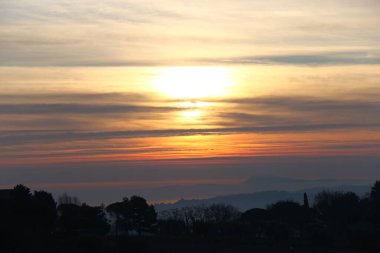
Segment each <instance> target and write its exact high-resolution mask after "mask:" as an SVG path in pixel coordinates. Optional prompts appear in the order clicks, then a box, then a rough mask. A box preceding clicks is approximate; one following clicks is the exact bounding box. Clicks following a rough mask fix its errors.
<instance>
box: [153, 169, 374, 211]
mask: <svg viewBox="0 0 380 253" xmlns="http://www.w3.org/2000/svg"><path fill="white" fill-rule="evenodd" d="M371 184H372V182H367V181H353V180H336V179H317V180H308V179H306V180H304V179H294V178H286V177H272V176H255V177H251V178H249V179H248V180H246V181H245V182H244V183H243V184H241V185H236V186H234V187H231V188H230V189H229V190H231V191H232V190H233V191H235V192H236V193H232V194H226V195H218V196H215V197H209V198H200V199H181V200H178V201H176V202H174V203H158V204H156V205H155V208H156V210H157V211H163V210H168V209H172V208H181V207H185V206H193V205H209V204H216V203H224V204H231V205H234V206H236V207H237V208H239V209H240V210H241V211H245V210H248V209H250V208H264V207H266V206H267V205H269V204H271V203H274V202H277V201H280V200H294V201H297V202H302V201H303V194H304V192H306V193H307V194H308V196H309V199H310V201H311V202H312V201H313V199H314V197H315V195H316V194H317V193H319V192H321V191H324V190H326V191H343V192H347V191H352V192H355V193H356V194H357V195H359V196H363V195H365V194H366V193H368V192H369V191H370V187H371ZM200 187H201V188H203V187H202V186H200ZM208 187H210V186H208ZM216 187H217V186H216ZM232 188H234V189H232ZM237 191H240V192H239V193H237Z"/></svg>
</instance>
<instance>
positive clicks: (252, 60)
mask: <svg viewBox="0 0 380 253" xmlns="http://www.w3.org/2000/svg"><path fill="white" fill-rule="evenodd" d="M201 61H204V62H212V63H223V64H280V65H305V66H326V65H327V66H328V65H366V64H369V65H371V64H380V53H379V52H377V51H376V52H371V51H368V52H367V51H346V52H322V53H308V54H283V55H262V56H243V57H232V58H224V59H204V60H201Z"/></svg>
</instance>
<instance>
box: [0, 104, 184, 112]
mask: <svg viewBox="0 0 380 253" xmlns="http://www.w3.org/2000/svg"><path fill="white" fill-rule="evenodd" d="M173 110H179V108H175V107H156V106H139V105H115V104H110V105H100V104H98V105H88V104H0V114H44V113H70V114H103V113H128V112H132V113H146V112H169V111H173Z"/></svg>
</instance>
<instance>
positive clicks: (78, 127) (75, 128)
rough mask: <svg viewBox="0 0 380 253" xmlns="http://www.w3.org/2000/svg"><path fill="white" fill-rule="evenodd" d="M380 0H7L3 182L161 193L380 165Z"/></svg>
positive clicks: (379, 172)
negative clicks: (264, 178) (255, 178)
mask: <svg viewBox="0 0 380 253" xmlns="http://www.w3.org/2000/svg"><path fill="white" fill-rule="evenodd" d="M378 13H380V2H379V1H377V0H360V1H359V0H335V1H331V0H321V1H308V0H281V1H279V0H276V1H274V0H267V1H258V0H234V1H232V0H219V1H199V0H194V1H183V0H175V1H174V0H155V1H148V0H139V1H129V0H124V1H121V0H104V1H90V0H76V1H73V0H62V1H53V0H38V1H36V0H18V1H14V0H0V188H9V187H13V186H14V185H15V184H19V183H22V184H25V185H27V186H29V187H31V188H32V189H45V190H48V191H51V192H53V193H54V194H56V195H59V194H62V193H63V192H67V193H69V194H73V195H76V196H78V197H79V198H80V199H81V200H82V201H85V202H89V203H101V202H103V203H110V202H111V201H117V200H120V199H121V198H122V197H124V196H130V195H133V194H139V195H143V196H144V197H146V198H147V199H148V200H149V201H150V202H161V201H173V200H176V199H180V198H182V197H186V198H202V197H207V196H213V195H220V194H227V193H231V192H232V191H233V190H231V189H232V188H233V189H235V188H234V186H236V185H241V184H244V183H245V182H247V180H248V181H249V179H250V178H252V177H255V176H263V175H265V176H283V177H290V178H297V179H305V180H310V179H331V178H333V179H338V180H343V181H344V180H347V181H350V182H353V181H355V182H357V183H363V182H366V183H368V182H373V181H375V180H376V179H380V169H379V168H380V155H379V154H380V132H379V130H380V116H379V115H380V31H379V27H380V16H379V15H378ZM284 190H286V189H284Z"/></svg>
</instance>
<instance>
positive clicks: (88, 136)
mask: <svg viewBox="0 0 380 253" xmlns="http://www.w3.org/2000/svg"><path fill="white" fill-rule="evenodd" d="M379 127H380V123H372V124H366V123H364V124H363V123H352V124H303V125H275V126H263V127H236V128H212V129H163V130H136V131H108V132H101V131H98V132H84V131H51V132H47V133H44V132H43V131H37V132H34V131H21V132H18V131H3V132H0V142H1V144H3V145H9V144H10V143H17V142H18V143H20V142H35V141H78V140H105V139H125V138H137V137H139V138H146V137H166V136H190V135H211V134H235V133H273V132H298V131H299V132H302V131H321V130H334V129H360V128H366V129H368V128H379Z"/></svg>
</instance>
